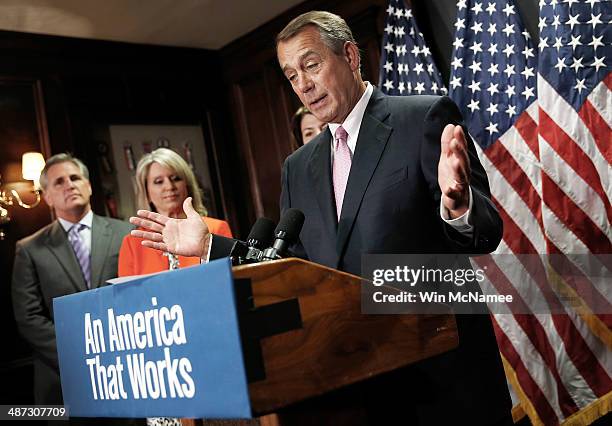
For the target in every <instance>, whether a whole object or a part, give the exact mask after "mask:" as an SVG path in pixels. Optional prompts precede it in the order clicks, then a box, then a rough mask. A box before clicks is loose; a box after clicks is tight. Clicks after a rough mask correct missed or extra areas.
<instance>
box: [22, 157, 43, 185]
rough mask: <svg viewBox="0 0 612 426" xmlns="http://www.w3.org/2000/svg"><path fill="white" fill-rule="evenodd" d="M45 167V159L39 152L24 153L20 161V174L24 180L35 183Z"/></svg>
mask: <svg viewBox="0 0 612 426" xmlns="http://www.w3.org/2000/svg"><path fill="white" fill-rule="evenodd" d="M44 167H45V159H44V157H43V156H42V154H41V153H40V152H26V153H25V154H23V157H22V160H21V174H22V175H23V178H24V179H26V180H34V181H37V180H38V179H39V178H40V172H41V171H42V169H43V168H44Z"/></svg>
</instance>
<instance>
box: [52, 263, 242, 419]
mask: <svg viewBox="0 0 612 426" xmlns="http://www.w3.org/2000/svg"><path fill="white" fill-rule="evenodd" d="M53 309H54V311H55V331H56V335H57V348H58V355H59V364H60V372H61V379H62V391H63V394H64V403H65V405H66V406H67V408H68V410H69V413H70V416H71V417H72V416H75V417H139V418H141V417H156V416H167V417H191V418H249V417H250V416H251V408H250V403H249V393H248V386H247V382H246V374H245V370H244V363H243V359H242V350H241V345H240V332H239V329H238V318H237V314H236V306H235V300H234V287H233V279H232V271H231V265H230V262H229V259H221V260H217V261H214V262H211V263H209V264H207V265H200V266H195V267H191V268H184V269H179V270H176V271H168V272H163V273H160V274H156V275H151V276H146V277H140V278H135V279H133V280H129V281H127V282H122V283H119V284H114V285H111V286H107V287H103V288H99V289H95V290H90V291H86V292H82V293H77V294H72V295H69V296H64V297H59V298H56V299H54V300H53Z"/></svg>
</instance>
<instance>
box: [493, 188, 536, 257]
mask: <svg viewBox="0 0 612 426" xmlns="http://www.w3.org/2000/svg"><path fill="white" fill-rule="evenodd" d="M492 201H493V203H494V204H495V207H497V211H498V212H499V216H500V217H501V219H502V221H503V222H504V233H503V237H502V238H503V240H504V241H505V242H506V244H507V245H508V246H509V247H512V251H513V252H514V253H537V252H538V251H537V250H536V248H535V247H534V246H533V244H532V243H531V241H530V240H529V238H527V236H526V235H525V233H524V232H523V231H521V229H520V228H519V227H518V225H517V224H516V223H515V222H514V219H512V217H511V216H510V215H509V214H508V213H507V212H506V210H505V209H504V208H503V207H502V206H501V205H500V204H499V202H498V201H497V200H496V199H495V198H492ZM510 244H512V246H511V245H510Z"/></svg>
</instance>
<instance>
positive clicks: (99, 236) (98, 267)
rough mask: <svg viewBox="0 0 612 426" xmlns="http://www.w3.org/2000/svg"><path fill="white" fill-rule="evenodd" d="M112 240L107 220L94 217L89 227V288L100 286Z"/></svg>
mask: <svg viewBox="0 0 612 426" xmlns="http://www.w3.org/2000/svg"><path fill="white" fill-rule="evenodd" d="M111 239H112V229H111V227H110V225H109V223H108V221H107V220H105V219H104V218H102V217H100V216H98V215H94V216H93V222H92V226H91V288H98V287H100V285H101V284H102V283H101V282H100V277H101V274H102V268H103V267H104V262H106V258H107V257H108V249H109V247H110V243H111Z"/></svg>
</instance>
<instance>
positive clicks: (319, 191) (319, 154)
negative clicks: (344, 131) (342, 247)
mask: <svg viewBox="0 0 612 426" xmlns="http://www.w3.org/2000/svg"><path fill="white" fill-rule="evenodd" d="M331 137H332V136H331V133H330V131H329V129H328V128H327V129H325V131H324V132H323V133H322V135H319V136H318V137H317V140H316V141H312V142H311V143H316V145H315V149H314V151H313V153H312V155H311V156H310V160H309V165H308V166H309V167H308V169H309V172H310V176H311V178H312V182H313V183H314V188H315V193H316V197H317V203H318V204H319V210H320V212H321V217H322V219H323V226H324V229H325V233H326V234H327V235H336V228H337V226H338V223H337V221H336V202H335V201H334V194H333V190H332V188H333V185H332V176H331V151H330V150H331V148H330V141H331Z"/></svg>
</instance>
